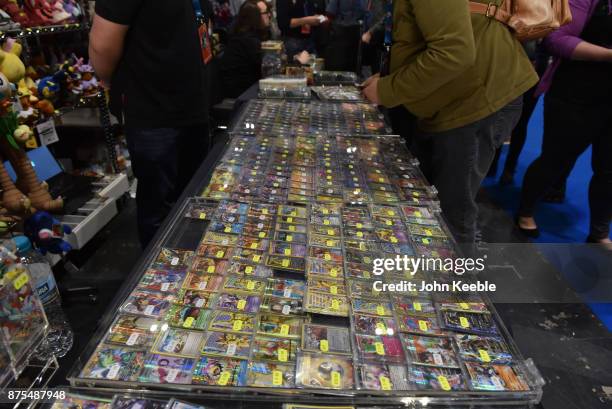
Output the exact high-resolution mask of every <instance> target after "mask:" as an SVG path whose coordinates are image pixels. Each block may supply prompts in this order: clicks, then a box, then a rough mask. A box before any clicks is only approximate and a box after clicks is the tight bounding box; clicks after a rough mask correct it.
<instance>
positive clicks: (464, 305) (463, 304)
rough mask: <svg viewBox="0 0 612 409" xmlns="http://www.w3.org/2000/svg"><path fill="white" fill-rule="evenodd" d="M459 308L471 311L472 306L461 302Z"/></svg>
mask: <svg viewBox="0 0 612 409" xmlns="http://www.w3.org/2000/svg"><path fill="white" fill-rule="evenodd" d="M459 307H461V309H462V310H469V309H470V305H469V304H468V303H466V302H461V303H459Z"/></svg>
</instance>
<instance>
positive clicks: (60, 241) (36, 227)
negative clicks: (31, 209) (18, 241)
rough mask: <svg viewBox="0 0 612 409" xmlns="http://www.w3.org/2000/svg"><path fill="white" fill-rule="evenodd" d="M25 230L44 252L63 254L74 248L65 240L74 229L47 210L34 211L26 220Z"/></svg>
mask: <svg viewBox="0 0 612 409" xmlns="http://www.w3.org/2000/svg"><path fill="white" fill-rule="evenodd" d="M23 230H24V233H25V235H26V236H28V238H29V239H30V241H31V242H32V243H34V245H35V246H36V248H38V250H39V251H40V252H41V253H42V254H47V253H51V254H59V255H63V254H65V253H68V252H69V251H70V250H72V247H71V246H70V244H69V243H68V242H66V241H65V240H64V236H65V235H68V234H70V233H72V230H71V229H70V227H69V226H66V225H65V224H62V223H61V222H60V221H59V220H57V219H56V218H55V217H53V216H51V215H50V214H49V213H47V212H41V211H39V212H36V213H34V214H33V215H32V216H31V217H30V218H28V219H27V220H26V221H25V222H24V224H23Z"/></svg>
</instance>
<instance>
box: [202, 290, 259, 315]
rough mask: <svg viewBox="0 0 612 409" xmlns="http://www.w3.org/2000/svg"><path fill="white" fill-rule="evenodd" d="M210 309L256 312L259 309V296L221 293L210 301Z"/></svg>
mask: <svg viewBox="0 0 612 409" xmlns="http://www.w3.org/2000/svg"><path fill="white" fill-rule="evenodd" d="M210 304H211V307H210V308H212V309H215V310H226V311H240V312H246V313H256V312H257V311H259V307H260V304H261V298H260V297H259V296H256V295H249V294H243V293H240V294H238V293H235V294H230V293H221V294H218V295H217V297H216V298H215V300H214V301H213V302H211V303H210Z"/></svg>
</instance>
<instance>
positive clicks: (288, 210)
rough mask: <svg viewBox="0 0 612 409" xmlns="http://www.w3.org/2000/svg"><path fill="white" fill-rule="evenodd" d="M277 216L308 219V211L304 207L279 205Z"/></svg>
mask: <svg viewBox="0 0 612 409" xmlns="http://www.w3.org/2000/svg"><path fill="white" fill-rule="evenodd" d="M278 215H279V216H285V217H297V218H300V219H306V218H307V217H308V210H307V209H306V208H305V207H301V206H287V205H281V206H279V207H278Z"/></svg>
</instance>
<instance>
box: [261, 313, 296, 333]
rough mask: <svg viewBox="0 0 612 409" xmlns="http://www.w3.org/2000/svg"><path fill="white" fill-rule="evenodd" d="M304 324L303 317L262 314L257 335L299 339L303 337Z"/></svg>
mask: <svg viewBox="0 0 612 409" xmlns="http://www.w3.org/2000/svg"><path fill="white" fill-rule="evenodd" d="M303 323H304V318H301V317H296V316H289V315H278V314H263V313H262V314H261V315H260V317H259V329H258V330H257V333H258V334H262V335H268V336H273V337H285V338H299V337H300V336H302V324H303Z"/></svg>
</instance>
